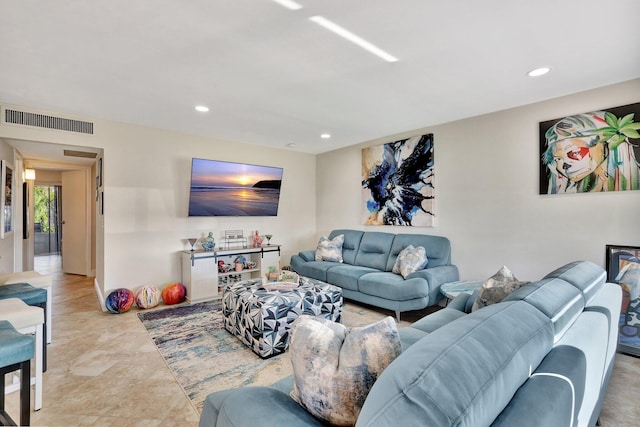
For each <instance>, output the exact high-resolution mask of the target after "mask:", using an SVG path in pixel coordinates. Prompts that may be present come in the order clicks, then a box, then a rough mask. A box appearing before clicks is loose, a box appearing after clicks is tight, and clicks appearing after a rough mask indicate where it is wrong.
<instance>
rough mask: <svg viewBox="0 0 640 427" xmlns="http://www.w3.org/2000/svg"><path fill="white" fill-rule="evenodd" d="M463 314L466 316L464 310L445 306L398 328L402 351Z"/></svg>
mask: <svg viewBox="0 0 640 427" xmlns="http://www.w3.org/2000/svg"><path fill="white" fill-rule="evenodd" d="M464 316H466V314H465V313H464V312H462V311H460V310H454V309H452V308H448V307H447V308H443V309H441V310H438V311H436V312H435V313H431V314H429V315H428V316H424V317H423V318H422V319H420V320H418V321H416V322H414V323H412V324H411V325H409V326H407V327H405V328H400V329H399V330H398V333H399V334H400V342H401V343H402V351H405V350H406V349H407V348H409V347H411V346H412V345H413V344H415V343H416V342H417V341H418V340H420V339H422V338H424V337H425V336H426V335H428V334H430V333H431V332H433V331H435V330H437V329H440V328H441V327H443V326H444V325H448V324H449V323H451V322H453V321H454V320H456V319H459V318H461V317H464Z"/></svg>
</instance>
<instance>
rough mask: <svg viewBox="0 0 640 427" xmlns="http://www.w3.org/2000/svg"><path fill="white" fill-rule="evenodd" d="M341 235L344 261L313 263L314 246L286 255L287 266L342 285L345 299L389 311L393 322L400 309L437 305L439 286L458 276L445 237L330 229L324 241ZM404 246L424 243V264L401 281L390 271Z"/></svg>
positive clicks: (400, 278)
mask: <svg viewBox="0 0 640 427" xmlns="http://www.w3.org/2000/svg"><path fill="white" fill-rule="evenodd" d="M340 234H343V235H344V244H343V246H342V257H343V259H344V262H342V263H338V262H329V261H316V260H315V250H306V251H302V252H300V253H299V254H298V255H294V256H292V257H291V268H292V269H293V270H294V271H295V272H296V273H298V274H300V275H302V276H307V277H311V278H314V279H318V280H321V281H323V282H327V283H330V284H332V285H335V286H339V287H341V288H342V295H343V296H344V297H345V298H348V299H351V300H354V301H360V302H363V303H365V304H370V305H373V306H376V307H382V308H385V309H387V310H393V311H395V313H396V318H397V319H398V320H399V319H400V313H401V312H403V311H410V310H420V309H423V308H425V307H427V306H429V305H434V304H436V303H437V302H438V301H440V300H441V299H442V298H443V297H442V295H441V294H440V286H442V284H443V283H447V282H454V281H456V280H458V269H457V267H456V266H455V265H451V244H450V243H449V239H447V238H446V237H440V236H429V235H425V234H392V233H381V232H371V231H359V230H333V231H332V232H331V233H330V234H329V239H333V238H334V237H336V236H338V235H340ZM409 245H413V246H415V247H417V246H422V247H424V248H425V250H426V254H427V259H428V263H427V266H426V267H425V268H424V269H422V270H419V271H416V272H415V273H412V274H410V275H409V276H407V278H406V279H405V278H403V277H402V276H401V275H399V274H394V273H392V269H393V265H394V264H395V262H396V258H397V257H398V254H399V253H400V251H401V250H402V249H404V248H406V247H407V246H409Z"/></svg>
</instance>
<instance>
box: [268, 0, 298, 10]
mask: <svg viewBox="0 0 640 427" xmlns="http://www.w3.org/2000/svg"><path fill="white" fill-rule="evenodd" d="M272 1H273V2H274V3H278V4H279V5H280V6H284V7H286V8H287V9H289V10H298V9H302V5H301V4H298V3H296V2H294V1H293V0H272Z"/></svg>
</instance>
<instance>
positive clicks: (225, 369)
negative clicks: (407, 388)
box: [138, 300, 409, 412]
mask: <svg viewBox="0 0 640 427" xmlns="http://www.w3.org/2000/svg"><path fill="white" fill-rule="evenodd" d="M221 308H222V303H221V301H220V300H213V301H207V302H202V303H196V304H191V305H180V306H176V307H170V308H165V309H158V310H155V311H146V312H142V313H138V318H139V319H140V321H141V322H142V324H143V325H144V327H145V328H146V330H147V332H148V334H149V336H150V337H151V339H152V340H153V342H154V344H155V345H156V347H157V348H158V351H159V352H160V354H161V355H162V357H163V358H164V360H165V362H166V363H167V366H168V367H169V369H170V370H171V372H172V373H173V376H174V377H175V378H176V380H177V381H178V383H179V384H180V386H181V387H182V389H183V390H184V392H185V394H186V395H187V397H188V398H189V400H190V401H191V403H192V404H193V406H194V407H195V408H196V410H197V411H198V412H202V406H203V403H204V399H205V398H206V397H207V395H208V394H210V393H212V392H214V391H218V390H225V389H228V388H235V387H242V386H247V385H271V384H273V383H274V382H276V381H278V380H280V379H282V378H284V377H286V376H288V375H290V374H291V373H292V372H293V371H292V368H291V361H290V358H289V353H288V352H287V353H283V354H280V355H277V356H274V357H271V358H269V359H261V358H260V357H258V356H257V355H256V354H255V353H254V352H253V351H251V350H250V349H249V348H248V347H246V346H245V345H244V344H243V343H242V342H241V341H240V340H239V339H238V338H237V337H235V336H233V335H231V334H230V333H229V332H227V331H226V330H225V329H224V325H223V318H222V310H221ZM389 314H390V312H388V311H386V312H385V311H384V310H383V311H381V310H379V309H372V308H369V307H365V306H360V305H357V304H351V303H348V304H347V303H345V305H344V307H343V309H342V323H344V324H345V325H347V326H351V327H353V326H364V325H367V324H370V323H373V322H376V321H378V320H380V319H382V318H383V317H385V316H388V315H389ZM407 320H408V319H407ZM408 323H409V322H407V321H406V320H405V321H403V322H400V324H399V325H398V326H404V325H407V324H408Z"/></svg>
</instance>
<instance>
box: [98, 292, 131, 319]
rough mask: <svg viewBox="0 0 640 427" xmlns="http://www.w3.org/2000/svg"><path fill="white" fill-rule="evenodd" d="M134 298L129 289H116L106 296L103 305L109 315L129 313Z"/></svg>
mask: <svg viewBox="0 0 640 427" xmlns="http://www.w3.org/2000/svg"><path fill="white" fill-rule="evenodd" d="M134 300H135V296H134V295H133V292H132V291H130V290H129V289H125V288H118V289H116V290H114V291H112V292H111V293H110V294H109V295H107V299H106V300H105V301H104V305H105V306H106V307H107V310H109V313H114V314H118V313H124V312H125V311H129V309H131V307H133V302H134Z"/></svg>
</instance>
